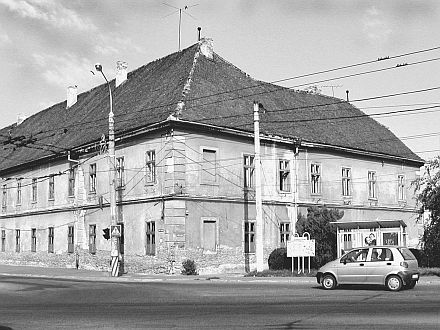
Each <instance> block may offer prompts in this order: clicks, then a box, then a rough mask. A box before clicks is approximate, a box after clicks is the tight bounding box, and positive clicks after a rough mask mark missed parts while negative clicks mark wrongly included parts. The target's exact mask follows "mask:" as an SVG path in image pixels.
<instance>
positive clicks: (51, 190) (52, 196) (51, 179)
mask: <svg viewBox="0 0 440 330" xmlns="http://www.w3.org/2000/svg"><path fill="white" fill-rule="evenodd" d="M49 199H55V176H54V175H51V176H50V177H49Z"/></svg>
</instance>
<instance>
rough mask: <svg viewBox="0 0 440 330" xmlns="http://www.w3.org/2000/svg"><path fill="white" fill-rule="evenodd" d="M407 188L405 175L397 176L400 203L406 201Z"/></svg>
mask: <svg viewBox="0 0 440 330" xmlns="http://www.w3.org/2000/svg"><path fill="white" fill-rule="evenodd" d="M405 186H406V185H405V176H404V175H403V174H399V175H398V176H397V200H398V201H399V202H402V201H405V200H406V194H405Z"/></svg>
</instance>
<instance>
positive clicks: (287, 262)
mask: <svg viewBox="0 0 440 330" xmlns="http://www.w3.org/2000/svg"><path fill="white" fill-rule="evenodd" d="M267 263H268V264H269V269H271V270H281V269H292V258H288V257H287V249H286V248H278V249H275V250H273V251H272V252H271V253H270V255H269V259H268V260H267Z"/></svg>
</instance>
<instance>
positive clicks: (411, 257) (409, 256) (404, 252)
mask: <svg viewBox="0 0 440 330" xmlns="http://www.w3.org/2000/svg"><path fill="white" fill-rule="evenodd" d="M399 251H400V253H402V256H403V259H404V260H416V257H414V254H412V252H411V251H410V250H409V249H407V248H399Z"/></svg>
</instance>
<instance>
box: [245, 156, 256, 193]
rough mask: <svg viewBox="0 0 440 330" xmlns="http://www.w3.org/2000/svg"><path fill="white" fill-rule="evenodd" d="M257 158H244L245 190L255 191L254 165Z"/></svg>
mask: <svg viewBox="0 0 440 330" xmlns="http://www.w3.org/2000/svg"><path fill="white" fill-rule="evenodd" d="M254 159H255V157H254V156H253V155H244V156H243V174H244V188H245V189H253V188H255V185H254V180H255V179H254V170H255V164H254Z"/></svg>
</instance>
